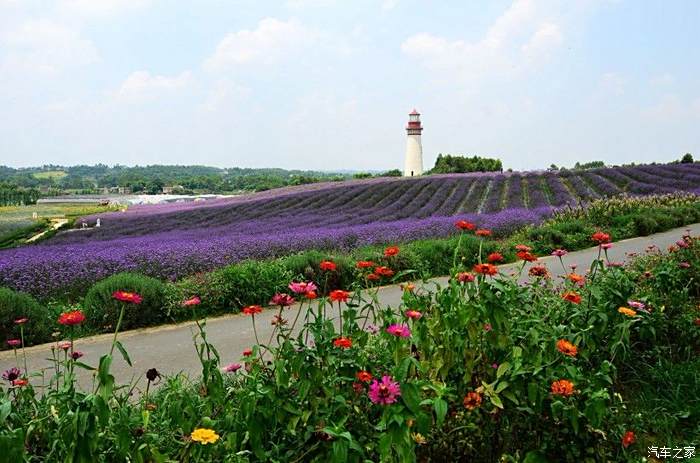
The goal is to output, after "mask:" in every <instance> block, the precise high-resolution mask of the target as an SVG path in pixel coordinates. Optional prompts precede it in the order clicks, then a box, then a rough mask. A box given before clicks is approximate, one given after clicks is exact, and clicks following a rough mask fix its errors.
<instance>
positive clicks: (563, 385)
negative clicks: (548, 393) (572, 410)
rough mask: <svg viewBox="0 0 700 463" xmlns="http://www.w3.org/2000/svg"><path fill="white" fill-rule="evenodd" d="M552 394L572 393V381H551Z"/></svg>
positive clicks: (567, 394)
mask: <svg viewBox="0 0 700 463" xmlns="http://www.w3.org/2000/svg"><path fill="white" fill-rule="evenodd" d="M552 394H554V395H560V396H564V397H569V396H571V395H573V394H574V383H572V382H571V381H567V380H565V379H560V380H559V381H554V382H553V383H552Z"/></svg>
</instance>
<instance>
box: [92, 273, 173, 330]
mask: <svg viewBox="0 0 700 463" xmlns="http://www.w3.org/2000/svg"><path fill="white" fill-rule="evenodd" d="M115 291H130V292H135V293H138V294H139V295H141V297H142V298H143V300H142V301H141V303H140V304H139V305H138V306H137V307H129V308H128V309H127V310H126V312H125V313H124V319H123V320H122V329H124V330H127V329H130V328H138V327H141V326H148V325H153V324H156V323H160V322H163V321H164V320H165V312H164V310H163V309H162V307H163V302H164V299H165V284H164V283H163V282H161V281H160V280H157V279H155V278H151V277H147V276H143V275H139V274H137V273H117V274H116V275H112V276H110V277H108V278H105V279H104V280H102V281H99V282H97V283H96V284H95V285H94V286H93V287H92V288H90V290H89V291H88V293H87V294H86V295H85V300H84V304H85V315H86V316H87V319H88V323H89V326H91V327H93V328H96V329H98V330H104V329H113V328H114V326H116V324H117V320H118V319H119V312H120V310H121V307H122V304H123V303H122V302H119V301H117V300H115V299H114V298H113V297H112V294H113V293H114V292H115ZM108 327H109V328H108Z"/></svg>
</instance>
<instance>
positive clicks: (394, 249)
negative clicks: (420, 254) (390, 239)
mask: <svg viewBox="0 0 700 463" xmlns="http://www.w3.org/2000/svg"><path fill="white" fill-rule="evenodd" d="M398 253H399V248H398V246H389V247H388V248H386V249H385V250H384V257H391V256H395V255H396V254H398Z"/></svg>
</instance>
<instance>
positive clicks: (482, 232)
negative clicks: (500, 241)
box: [474, 228, 491, 238]
mask: <svg viewBox="0 0 700 463" xmlns="http://www.w3.org/2000/svg"><path fill="white" fill-rule="evenodd" d="M474 234H475V235H476V236H481V237H484V238H485V237H487V236H491V230H486V229H483V228H482V229H481V230H477V231H475V232H474Z"/></svg>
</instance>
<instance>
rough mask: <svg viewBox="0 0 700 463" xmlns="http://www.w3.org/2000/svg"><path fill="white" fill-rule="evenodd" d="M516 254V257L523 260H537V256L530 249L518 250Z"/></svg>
mask: <svg viewBox="0 0 700 463" xmlns="http://www.w3.org/2000/svg"><path fill="white" fill-rule="evenodd" d="M516 255H517V256H518V259H520V260H524V261H525V262H535V261H536V260H537V256H535V255H534V254H532V253H531V252H530V251H518V252H517V254H516Z"/></svg>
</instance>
